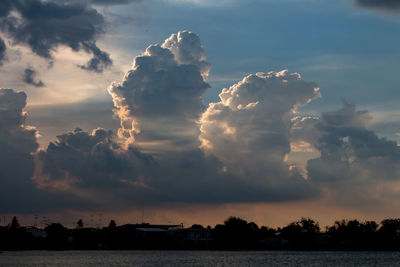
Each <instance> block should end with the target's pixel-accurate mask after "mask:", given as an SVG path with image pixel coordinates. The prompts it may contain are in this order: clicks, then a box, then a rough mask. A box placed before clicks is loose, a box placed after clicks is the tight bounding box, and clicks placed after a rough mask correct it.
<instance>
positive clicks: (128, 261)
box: [0, 251, 400, 267]
mask: <svg viewBox="0 0 400 267" xmlns="http://www.w3.org/2000/svg"><path fill="white" fill-rule="evenodd" d="M0 266H1V267H3V266H4V267H8V266H18V267H24V266H40V267H48V266H63V267H64V266H73V267H83V266H85V267H86V266H90V267H92V266H99V267H103V266H104V267H105V266H107V267H111V266H213V267H214V266H400V252H289V251H266V252H265V251H254V252H251V251H250V252H231V251H55V252H54V251H18V252H8V251H5V252H3V253H0Z"/></svg>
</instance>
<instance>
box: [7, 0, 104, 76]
mask: <svg viewBox="0 0 400 267" xmlns="http://www.w3.org/2000/svg"><path fill="white" fill-rule="evenodd" d="M104 26H105V21H104V18H103V16H102V15H101V14H100V13H98V12H97V11H96V10H95V9H94V8H91V7H90V6H88V5H85V4H82V3H72V2H71V3H70V2H66V1H64V2H53V1H43V0H30V1H27V0H16V1H3V2H2V8H1V10H0V29H1V30H2V31H3V32H4V33H5V34H6V36H7V37H9V38H10V39H11V40H12V41H13V43H15V44H22V45H26V46H28V47H29V48H30V49H31V50H32V52H34V53H35V54H37V55H38V56H40V57H43V58H46V59H49V60H51V59H52V52H53V51H54V50H55V49H57V47H58V46H60V45H64V46H68V47H70V48H72V49H73V50H74V51H79V50H83V51H86V52H88V53H91V54H93V58H92V59H91V60H90V61H89V62H88V63H87V65H86V66H85V68H84V69H87V70H92V71H96V72H101V71H102V70H103V69H104V68H106V67H108V66H110V65H111V62H112V61H111V59H110V56H109V55H108V54H107V53H106V52H104V51H102V50H100V49H99V48H98V46H97V44H96V40H97V38H98V37H99V36H100V35H102V34H103V33H104Z"/></svg>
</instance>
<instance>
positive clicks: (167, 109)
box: [109, 31, 210, 153]
mask: <svg viewBox="0 0 400 267" xmlns="http://www.w3.org/2000/svg"><path fill="white" fill-rule="evenodd" d="M205 58H206V56H205V53H204V49H203V47H202V46H201V44H200V39H199V37H198V36H197V35H195V34H193V33H191V32H187V31H182V32H179V33H178V34H173V35H171V37H169V38H168V39H167V40H166V41H165V42H164V44H162V45H161V46H160V45H151V46H149V47H148V48H147V49H146V52H145V53H144V54H143V55H141V56H137V57H136V58H135V59H134V63H133V66H132V69H130V70H129V71H128V72H127V73H126V74H125V76H124V78H123V81H122V82H121V83H113V84H112V85H111V87H110V88H109V92H110V94H111V95H112V97H113V101H114V105H115V107H116V110H115V114H116V115H117V116H118V117H119V119H120V120H121V128H120V129H119V136H120V137H123V138H126V140H127V142H128V143H132V142H133V141H134V140H135V144H136V145H137V146H138V147H141V148H143V149H145V150H146V151H151V152H154V153H156V151H157V153H160V152H162V151H171V150H180V149H187V148H188V147H190V148H195V147H196V146H197V142H196V141H197V132H198V129H197V128H198V127H197V126H196V121H197V120H198V119H199V117H200V115H201V113H202V111H203V109H204V107H203V102H202V95H203V93H204V92H205V91H206V90H207V89H208V88H209V85H208V84H207V83H206V82H205V81H204V77H206V76H207V75H208V72H209V69H210V65H209V64H208V63H207V62H206V61H205Z"/></svg>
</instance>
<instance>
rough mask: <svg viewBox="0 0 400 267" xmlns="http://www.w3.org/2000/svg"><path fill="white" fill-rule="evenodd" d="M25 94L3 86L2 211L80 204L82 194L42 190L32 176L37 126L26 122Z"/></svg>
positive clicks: (0, 100)
mask: <svg viewBox="0 0 400 267" xmlns="http://www.w3.org/2000/svg"><path fill="white" fill-rule="evenodd" d="M25 105H26V94H25V93H23V92H15V91H14V90H12V89H0V212H1V213H7V212H42V211H48V210H55V209H56V210H60V209H63V208H65V205H68V206H69V207H77V206H78V203H79V205H82V206H86V207H89V206H88V205H86V204H87V203H86V202H85V201H83V200H81V199H79V198H74V199H72V198H70V197H69V196H68V195H65V194H57V195H53V193H52V192H45V191H42V190H39V189H38V188H37V187H36V186H35V182H34V181H33V180H32V177H33V175H34V171H35V160H34V155H33V154H34V153H35V152H36V151H37V149H38V144H37V142H36V137H37V135H38V132H37V130H36V129H35V128H34V127H31V126H26V125H25V120H26V117H27V114H26V113H25V112H24V111H23V109H24V107H25Z"/></svg>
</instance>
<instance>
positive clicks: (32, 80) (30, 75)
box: [23, 67, 44, 87]
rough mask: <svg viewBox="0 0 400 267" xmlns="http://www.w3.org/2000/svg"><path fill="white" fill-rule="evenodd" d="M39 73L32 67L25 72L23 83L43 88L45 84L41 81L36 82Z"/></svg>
mask: <svg viewBox="0 0 400 267" xmlns="http://www.w3.org/2000/svg"><path fill="white" fill-rule="evenodd" d="M36 76H37V72H36V70H34V69H33V68H31V67H28V68H26V69H25V70H24V76H23V81H24V82H25V83H27V84H30V85H33V86H35V87H43V86H44V83H43V82H42V81H41V80H38V81H36Z"/></svg>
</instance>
